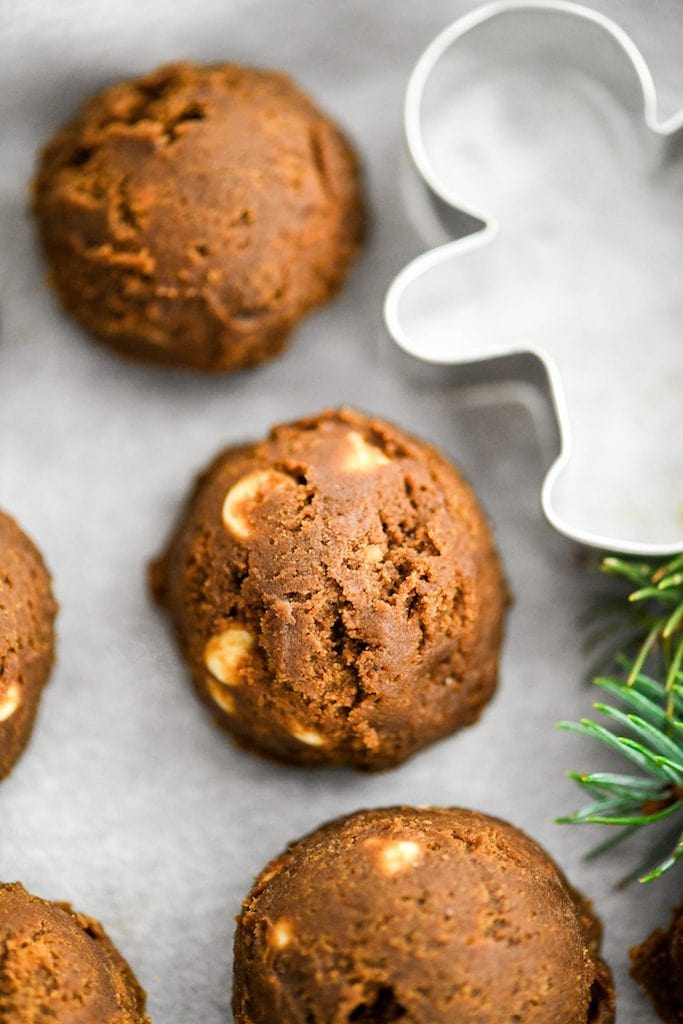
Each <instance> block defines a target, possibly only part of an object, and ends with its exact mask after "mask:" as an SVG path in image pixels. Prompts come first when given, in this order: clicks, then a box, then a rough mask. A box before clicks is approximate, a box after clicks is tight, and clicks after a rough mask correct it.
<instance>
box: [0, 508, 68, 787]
mask: <svg viewBox="0 0 683 1024" xmlns="http://www.w3.org/2000/svg"><path fill="white" fill-rule="evenodd" d="M56 612H57V606H56V604H55V602H54V600H53V597H52V592H51V589H50V575H49V573H48V571H47V569H46V568H45V565H44V563H43V560H42V558H41V556H40V552H39V551H38V550H37V548H36V547H35V545H34V544H33V543H32V542H31V541H30V540H29V538H28V537H27V536H26V534H25V533H23V532H22V531H21V530H20V529H19V527H18V526H17V524H16V523H15V522H14V520H13V519H10V517H9V516H7V515H5V514H4V513H3V512H0V779H2V778H4V777H5V776H6V775H7V774H8V773H9V772H10V771H11V769H12V767H13V766H14V764H15V762H16V761H17V759H18V757H19V755H20V754H21V753H22V751H23V750H24V747H25V746H26V744H27V743H28V741H29V738H30V736H31V731H32V729H33V724H34V721H35V718H36V713H37V711H38V705H39V703H40V696H41V693H42V690H43V687H44V685H45V683H46V682H47V678H48V676H49V674H50V669H51V668H52V662H53V660H54V629H53V623H54V618H55V614H56Z"/></svg>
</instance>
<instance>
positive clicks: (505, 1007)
mask: <svg viewBox="0 0 683 1024" xmlns="http://www.w3.org/2000/svg"><path fill="white" fill-rule="evenodd" d="M599 945H600V923H599V921H598V919H597V917H596V916H595V914H594V912H593V910H592V907H591V905H590V903H589V902H588V901H587V900H585V899H583V898H582V897H581V896H580V894H578V893H577V892H575V891H574V890H573V889H572V888H571V887H570V886H569V885H568V883H567V881H566V879H565V878H564V876H563V874H562V873H561V872H560V870H559V869H558V868H557V866H556V865H555V864H554V863H553V862H552V860H551V859H550V857H549V856H548V855H547V854H546V853H545V852H544V850H542V849H541V848H540V847H539V846H538V845H537V844H536V843H535V842H533V840H531V839H530V838H529V837H528V836H526V835H524V833H522V832H520V831H519V830H518V829H516V828H514V827H513V826H512V825H509V824H507V823H506V822H503V821H500V820H498V819H496V818H490V817H487V816H486V815H484V814H478V813H476V812H474V811H467V810H461V809H458V808H450V809H444V808H420V809H415V808H410V807H394V808H389V809H386V810H372V811H359V812H358V813H356V814H352V815H351V816H350V817H346V818H340V819H338V820H337V821H333V822H330V823H329V824H327V825H324V826H323V827H322V828H319V829H318V830H317V831H316V832H313V833H311V834H310V835H308V836H306V837H305V838H303V839H301V840H299V841H298V842H296V843H293V844H292V845H290V847H289V848H288V849H287V851H286V852H285V853H283V854H282V855H281V856H280V857H277V858H276V859H275V860H274V861H272V862H271V863H270V864H269V865H268V866H267V867H266V868H265V869H264V871H262V872H261V874H260V875H259V876H258V878H257V879H256V882H255V883H254V886H253V888H252V890H251V892H250V893H249V895H248V896H247V898H246V900H245V901H244V903H243V906H242V913H241V915H240V917H239V918H238V924H237V933H236V938H235V962H234V992H233V1010H234V1014H235V1024H273V1021H277V1024H352V1022H366V1024H370V1022H372V1024H389V1022H392V1021H400V1022H401V1024H456V1022H457V1024H611V1022H612V1021H614V991H613V986H612V980H611V975H610V972H609V969H608V968H607V966H606V965H605V964H604V962H603V961H602V960H601V959H600V956H599Z"/></svg>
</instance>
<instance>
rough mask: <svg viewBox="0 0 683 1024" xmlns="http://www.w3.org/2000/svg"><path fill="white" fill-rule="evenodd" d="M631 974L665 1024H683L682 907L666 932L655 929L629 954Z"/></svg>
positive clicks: (674, 915) (677, 910) (675, 913)
mask: <svg viewBox="0 0 683 1024" xmlns="http://www.w3.org/2000/svg"><path fill="white" fill-rule="evenodd" d="M631 974H632V975H633V977H634V978H635V979H636V981H637V982H638V983H639V984H640V985H641V986H642V987H643V989H644V990H645V991H646V992H647V994H648V996H649V997H650V999H651V1000H652V1003H653V1005H654V1007H655V1009H656V1010H657V1013H658V1014H659V1016H660V1017H661V1018H662V1020H663V1021H666V1024H680V1022H681V1021H682V1020H683V903H682V904H681V905H680V906H679V907H678V908H677V909H676V910H674V912H673V915H672V917H671V923H670V925H669V927H668V929H667V930H662V929H659V928H658V929H657V930H656V931H654V932H653V933H652V935H649V936H648V937H647V939H645V941H644V942H642V943H641V944H640V945H639V946H634V947H633V949H632V950H631Z"/></svg>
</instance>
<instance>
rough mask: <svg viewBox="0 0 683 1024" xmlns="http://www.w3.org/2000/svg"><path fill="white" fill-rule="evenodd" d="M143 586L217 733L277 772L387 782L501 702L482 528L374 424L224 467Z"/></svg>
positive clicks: (305, 428) (346, 416)
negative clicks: (266, 758) (287, 767)
mask: <svg viewBox="0 0 683 1024" xmlns="http://www.w3.org/2000/svg"><path fill="white" fill-rule="evenodd" d="M152 579H153V584H154V589H155V592H156V596H157V598H158V600H159V601H160V602H161V603H162V604H164V605H165V606H166V608H167V609H168V611H169V612H170V615H171V617H172V619H173V622H174V624H175V628H176V632H177V636H178V641H179V644H180V647H181V650H182V653H183V656H184V658H185V660H186V662H187V664H188V667H189V669H190V672H191V673H192V678H193V680H194V683H195V686H196V688H197V690H198V692H199V694H200V695H201V697H202V698H203V699H204V700H205V701H206V702H207V703H208V704H209V705H210V706H211V707H212V708H213V710H214V711H215V712H216V714H217V716H218V719H219V721H220V723H221V724H222V725H224V726H225V727H226V728H228V729H230V730H231V731H232V732H233V733H234V734H235V735H236V736H237V737H239V738H240V740H242V741H243V742H245V743H247V744H249V745H251V746H253V747H256V748H258V749H260V750H261V751H264V752H266V753H268V754H270V755H273V756H275V757H277V758H280V759H284V760H286V761H290V762H298V763H305V764H314V763H342V764H350V765H353V766H355V767H358V768H365V769H381V768H387V767H389V766H392V765H396V764H398V763H399V762H400V761H403V760H404V759H405V758H406V757H408V756H409V755H410V754H412V753H413V752H414V751H415V750H417V749H419V748H420V747H423V746H424V745H425V744H427V743H430V742H431V741H432V740H435V739H437V738H438V737H441V736H445V735H446V734H448V733H451V732H453V730H455V729H457V728H459V727H460V726H463V725H468V724H470V723H471V722H473V721H475V719H476V718H477V717H478V715H479V713H480V711H481V709H482V707H483V706H484V704H485V703H486V702H487V701H488V700H489V698H490V697H491V694H492V693H493V690H494V688H495V684H496V673H497V663H498V651H499V646H500V641H501V627H502V619H503V611H504V607H505V603H506V591H505V585H504V582H503V577H502V573H501V568H500V565H499V562H498V558H497V556H496V552H495V550H494V547H493V544H492V540H491V534H490V531H489V528H488V525H487V523H486V520H485V518H484V516H483V514H482V511H481V509H480V508H479V506H478V504H477V501H476V498H475V496H474V494H473V493H472V491H471V489H470V488H469V487H468V486H467V484H466V483H465V482H464V481H463V479H462V477H461V476H460V474H459V473H458V472H457V470H456V469H455V468H454V467H453V466H452V465H451V464H450V463H449V462H447V461H446V460H445V459H444V458H443V456H441V455H440V454H439V453H438V452H436V451H435V450H434V449H433V448H431V447H429V446H428V445H426V444H424V443H423V442H421V441H418V440H416V439H415V438H412V437H410V436H408V435H407V434H404V433H402V432H401V431H400V430H398V429H396V428H395V427H393V426H391V425H390V424H388V423H385V422H383V421H382V420H379V419H371V418H368V417H366V416H363V415H361V414H360V413H356V412H352V411H350V410H342V411H340V412H325V413H322V414H321V415H319V416H315V417H312V418H310V419H304V420H300V421H299V422H296V423H291V424H285V425H283V426H279V427H276V428H275V429H274V430H273V431H272V432H271V434H270V436H269V437H267V438H266V440H265V441H262V442H260V443H258V444H251V445H247V446H245V447H242V448H233V449H229V450H227V451H225V452H223V454H221V455H219V457H218V458H217V459H216V460H215V462H214V463H213V464H212V465H211V466H210V467H209V468H208V470H207V471H206V472H205V473H204V474H203V476H201V477H200V479H199V481H198V483H197V485H196V488H195V491H194V494H193V495H192V498H191V500H190V503H189V506H188V507H187V509H186V511H185V514H184V516H183V517H182V521H181V523H180V527H179V529H178V531H177V533H176V535H175V537H174V538H173V539H172V541H171V544H170V547H169V549H168V551H167V553H166V555H165V556H164V557H162V558H161V559H160V561H159V562H158V563H156V565H155V566H154V567H153V572H152Z"/></svg>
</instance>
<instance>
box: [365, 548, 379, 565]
mask: <svg viewBox="0 0 683 1024" xmlns="http://www.w3.org/2000/svg"><path fill="white" fill-rule="evenodd" d="M363 557H364V558H365V561H366V562H369V563H370V565H379V563H380V562H382V561H383V560H384V548H383V547H382V545H381V544H368V546H367V547H366V549H365V551H364V552H363Z"/></svg>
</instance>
